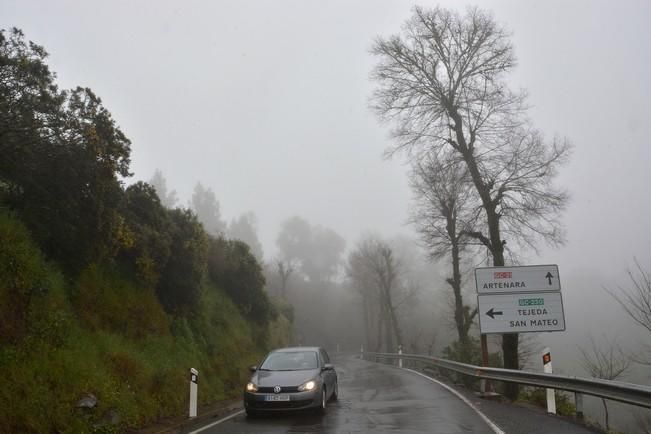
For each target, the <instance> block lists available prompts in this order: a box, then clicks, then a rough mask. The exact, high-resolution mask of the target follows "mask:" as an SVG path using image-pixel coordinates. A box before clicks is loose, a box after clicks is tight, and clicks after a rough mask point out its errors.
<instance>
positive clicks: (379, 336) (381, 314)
mask: <svg viewBox="0 0 651 434" xmlns="http://www.w3.org/2000/svg"><path fill="white" fill-rule="evenodd" d="M383 326H384V312H382V306H380V309H379V310H378V321H377V341H375V352H376V353H379V352H381V351H382V327H383Z"/></svg>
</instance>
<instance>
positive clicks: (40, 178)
mask: <svg viewBox="0 0 651 434" xmlns="http://www.w3.org/2000/svg"><path fill="white" fill-rule="evenodd" d="M46 57H47V53H46V52H45V50H44V49H43V48H42V47H40V46H38V45H36V44H34V43H32V42H28V41H27V40H26V38H25V36H24V35H23V33H22V32H21V31H20V30H17V29H11V30H7V31H2V32H1V33H0V155H2V158H0V377H1V378H2V379H3V387H2V388H0V427H1V428H0V431H2V432H8V433H9V432H11V433H14V432H23V433H30V432H33V433H41V432H91V431H94V430H95V431H100V430H116V431H121V430H125V429H127V428H137V427H140V426H143V425H144V424H147V423H148V422H150V421H152V420H155V419H157V418H159V417H163V416H172V415H178V414H182V413H183V412H184V411H187V410H186V407H187V399H188V398H187V395H188V393H187V390H188V384H187V383H188V370H189V368H191V367H194V368H196V369H198V370H199V372H200V384H201V387H200V392H199V400H200V402H202V403H207V402H213V401H215V400H220V399H226V398H232V397H234V396H236V395H237V394H238V393H239V391H240V387H241V385H242V384H243V383H244V382H245V381H246V375H247V372H246V366H248V365H251V364H255V363H256V362H257V361H258V358H259V357H260V356H261V355H262V354H263V353H264V352H265V351H266V350H268V349H269V348H271V347H273V346H280V345H285V344H287V343H288V342H289V338H290V330H291V319H288V318H287V317H286V316H285V314H283V312H285V313H286V312H291V309H288V308H287V306H285V305H284V304H283V303H282V302H280V301H279V302H276V301H274V300H273V299H271V298H270V297H269V296H268V295H267V293H266V291H265V290H264V287H265V278H264V275H263V270H262V265H261V263H260V260H259V258H256V256H255V255H254V253H252V252H251V250H250V248H249V245H248V244H246V243H245V242H242V241H240V240H237V239H234V238H229V237H227V235H226V234H225V233H224V232H221V231H212V230H210V229H207V228H206V224H205V222H203V221H201V219H200V217H198V214H199V210H198V209H194V210H190V209H184V208H174V206H173V204H172V205H171V206H164V205H163V204H162V203H161V200H160V199H159V196H158V194H157V192H156V189H155V188H154V186H152V185H149V184H147V183H145V182H136V183H131V185H128V186H127V183H126V180H127V179H128V178H129V177H130V176H131V173H130V171H129V163H130V159H129V158H130V152H131V142H130V141H129V139H128V138H127V137H126V135H125V134H124V133H123V132H122V131H121V130H120V128H119V127H118V126H117V124H116V122H115V121H114V119H113V118H112V116H111V114H110V112H109V111H108V109H107V108H106V107H104V106H103V104H102V101H101V99H100V98H99V97H98V96H97V95H95V94H94V93H93V92H92V90H90V89H88V88H81V87H78V88H76V89H72V90H61V89H59V87H58V86H57V83H56V80H55V79H56V76H55V74H54V73H53V72H52V71H50V69H49V67H48V65H47V63H46ZM203 196H204V197H203V198H204V199H207V201H208V203H207V206H210V205H211V203H210V201H211V200H212V199H214V197H211V196H210V195H208V194H206V192H204V195H203ZM165 200H169V197H167V196H166V197H165ZM204 202H205V201H204ZM204 205H205V203H204ZM212 205H214V204H212ZM204 208H205V207H204ZM202 210H203V209H202ZM240 226H241V225H240Z"/></svg>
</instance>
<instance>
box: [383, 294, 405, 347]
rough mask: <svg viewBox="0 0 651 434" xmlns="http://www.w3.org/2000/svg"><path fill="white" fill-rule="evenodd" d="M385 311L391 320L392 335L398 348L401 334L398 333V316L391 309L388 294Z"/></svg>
mask: <svg viewBox="0 0 651 434" xmlns="http://www.w3.org/2000/svg"><path fill="white" fill-rule="evenodd" d="M387 311H388V313H389V317H390V319H391V325H392V326H393V327H392V328H393V334H394V335H395V337H396V345H397V346H400V345H402V332H401V331H400V325H399V324H398V316H397V315H396V309H395V308H394V307H393V302H392V301H391V293H390V292H389V293H388V294H387ZM396 348H397V347H396ZM396 351H397V350H396Z"/></svg>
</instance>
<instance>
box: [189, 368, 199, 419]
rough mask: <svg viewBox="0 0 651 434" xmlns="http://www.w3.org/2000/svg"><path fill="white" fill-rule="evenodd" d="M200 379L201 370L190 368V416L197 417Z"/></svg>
mask: <svg viewBox="0 0 651 434" xmlns="http://www.w3.org/2000/svg"><path fill="white" fill-rule="evenodd" d="M198 381H199V371H197V370H196V369H194V368H190V411H189V415H190V417H191V418H192V417H197V382H198Z"/></svg>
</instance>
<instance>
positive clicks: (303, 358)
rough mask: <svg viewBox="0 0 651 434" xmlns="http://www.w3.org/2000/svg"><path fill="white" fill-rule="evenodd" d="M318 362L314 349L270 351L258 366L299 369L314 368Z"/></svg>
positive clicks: (276, 369) (283, 369) (285, 369)
mask: <svg viewBox="0 0 651 434" xmlns="http://www.w3.org/2000/svg"><path fill="white" fill-rule="evenodd" d="M318 366H319V364H318V362H317V358H316V352H315V351H292V352H282V353H271V354H269V356H267V358H266V359H265V361H264V362H263V363H262V366H260V369H261V370H266V371H300V370H306V369H316V368H318Z"/></svg>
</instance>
